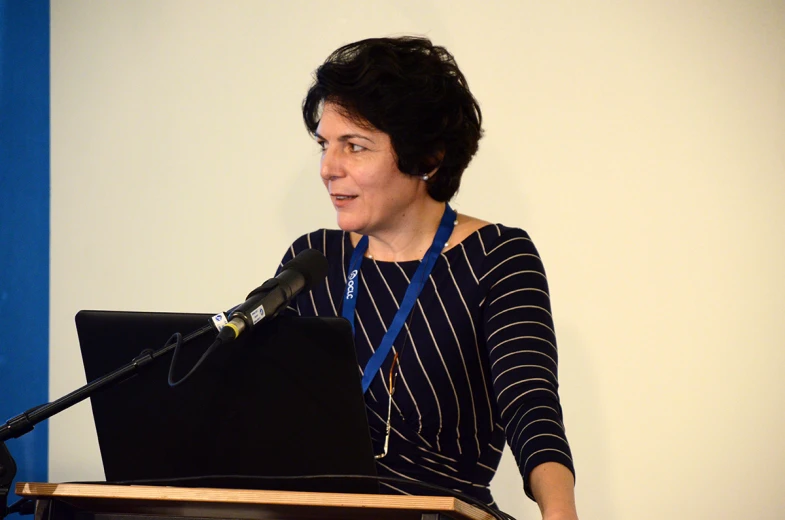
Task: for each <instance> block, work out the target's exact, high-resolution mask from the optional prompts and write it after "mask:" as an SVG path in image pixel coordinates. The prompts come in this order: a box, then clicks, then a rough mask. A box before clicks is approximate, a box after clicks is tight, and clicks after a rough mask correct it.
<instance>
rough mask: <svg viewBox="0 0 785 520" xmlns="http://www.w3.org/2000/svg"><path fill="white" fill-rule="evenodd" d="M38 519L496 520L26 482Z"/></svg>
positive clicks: (291, 495)
mask: <svg viewBox="0 0 785 520" xmlns="http://www.w3.org/2000/svg"><path fill="white" fill-rule="evenodd" d="M16 494H17V495H19V496H24V497H29V498H33V499H35V500H36V510H35V520H132V519H133V520H163V519H182V520H196V519H199V520H201V519H219V518H220V519H238V520H295V519H297V520H300V519H307V520H338V519H341V520H377V519H378V520H447V519H452V520H470V519H471V520H492V518H493V517H492V516H491V515H490V514H488V513H486V512H484V511H481V510H480V509H478V508H476V507H473V506H470V505H469V504H467V503H466V502H462V501H461V500H458V499H456V498H451V497H433V496H400V495H360V494H348V493H346V494H343V493H306V492H295V491H261V490H246V489H218V488H182V487H164V486H118V485H110V484H49V483H34V482H20V483H18V484H17V485H16Z"/></svg>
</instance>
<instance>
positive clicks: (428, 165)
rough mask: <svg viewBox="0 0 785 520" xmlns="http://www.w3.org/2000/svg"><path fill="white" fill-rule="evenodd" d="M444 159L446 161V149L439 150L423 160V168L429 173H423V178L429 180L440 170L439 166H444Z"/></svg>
mask: <svg viewBox="0 0 785 520" xmlns="http://www.w3.org/2000/svg"><path fill="white" fill-rule="evenodd" d="M442 161H444V150H439V151H438V152H436V154H434V155H432V156H430V157H428V158H427V159H426V160H425V161H423V168H422V170H423V171H426V172H428V173H425V174H424V175H422V180H424V181H427V180H429V179H431V178H432V177H433V176H434V175H436V172H437V171H439V168H440V167H441V166H442Z"/></svg>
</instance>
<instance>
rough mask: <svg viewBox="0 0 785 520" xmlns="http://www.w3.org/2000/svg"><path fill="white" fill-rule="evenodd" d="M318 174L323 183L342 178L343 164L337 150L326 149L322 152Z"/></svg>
mask: <svg viewBox="0 0 785 520" xmlns="http://www.w3.org/2000/svg"><path fill="white" fill-rule="evenodd" d="M320 174H321V176H322V179H324V180H325V181H328V180H330V179H333V178H335V177H340V176H343V174H344V173H343V163H342V161H341V158H340V157H339V154H338V150H332V149H330V148H326V149H325V150H324V151H323V152H322V160H321V163H320Z"/></svg>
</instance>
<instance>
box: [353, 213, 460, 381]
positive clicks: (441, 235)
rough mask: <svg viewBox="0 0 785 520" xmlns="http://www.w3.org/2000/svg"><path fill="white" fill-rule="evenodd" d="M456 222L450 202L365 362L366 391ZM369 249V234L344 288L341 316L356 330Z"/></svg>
mask: <svg viewBox="0 0 785 520" xmlns="http://www.w3.org/2000/svg"><path fill="white" fill-rule="evenodd" d="M454 225H455V211H453V209H452V208H451V207H450V205H449V204H447V205H446V206H445V208H444V215H442V220H441V222H440V223H439V229H438V230H437V231H436V236H435V237H434V238H433V243H432V244H431V247H430V248H429V249H428V252H427V253H426V254H425V257H424V258H423V259H422V261H421V262H420V265H419V266H418V267H417V271H415V273H414V277H412V281H411V283H409V287H408V288H407V289H406V294H404V297H403V302H402V303H401V306H400V307H399V308H398V312H396V313H395V317H394V318H393V321H392V324H391V325H390V328H389V329H387V333H386V334H385V335H384V337H383V338H382V343H381V344H380V345H379V348H378V349H376V352H374V354H373V356H371V359H369V360H368V363H367V364H366V365H365V370H364V371H363V380H362V383H363V393H365V392H366V391H368V387H369V386H371V381H372V380H373V378H374V376H375V375H376V373H377V372H378V371H379V368H381V366H382V362H384V360H385V359H386V358H387V354H389V352H390V349H391V348H392V346H393V343H394V342H395V339H396V338H397V337H398V335H399V334H400V333H401V329H402V328H403V325H404V323H405V322H406V318H408V316H409V314H410V313H411V312H412V309H413V308H414V303H415V302H416V301H417V297H418V296H420V293H421V292H422V289H423V287H424V286H425V282H426V280H428V277H429V276H431V271H433V266H434V265H436V260H438V258H439V255H441V254H442V249H444V246H445V244H447V240H448V239H449V238H450V235H451V234H452V230H453V226H454ZM367 249H368V237H367V236H363V237H362V238H361V239H360V241H359V242H358V243H357V247H355V248H354V253H352V258H351V260H349V276H348V278H347V280H346V289H344V293H343V308H342V309H341V316H343V317H344V318H346V319H347V320H349V323H351V324H352V332H353V333H354V308H355V306H356V305H357V295H358V294H359V292H360V280H359V277H358V275H359V273H360V266H361V265H362V262H363V257H364V256H365V251H366V250H367Z"/></svg>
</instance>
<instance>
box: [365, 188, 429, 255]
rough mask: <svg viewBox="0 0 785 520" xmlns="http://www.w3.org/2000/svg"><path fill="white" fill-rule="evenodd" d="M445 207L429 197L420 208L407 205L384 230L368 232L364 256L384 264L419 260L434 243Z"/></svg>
mask: <svg viewBox="0 0 785 520" xmlns="http://www.w3.org/2000/svg"><path fill="white" fill-rule="evenodd" d="M444 207H445V203H444V202H437V201H435V200H433V199H431V198H430V197H429V198H428V199H427V201H425V202H424V203H423V204H421V205H413V206H409V207H408V208H407V209H406V212H404V213H402V214H401V215H400V216H399V217H397V218H396V219H394V221H392V222H390V224H389V225H388V226H386V227H385V228H384V229H380V230H378V231H375V232H373V233H369V235H368V250H367V251H366V256H368V257H369V258H373V259H374V260H379V261H385V262H405V261H409V260H421V259H422V258H423V257H424V256H425V253H426V252H427V251H428V248H429V247H430V246H431V244H432V243H433V238H434V236H435V235H436V230H437V229H438V228H439V223H440V222H441V219H442V215H444ZM357 238H358V239H359V237H357ZM355 243H356V241H355Z"/></svg>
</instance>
